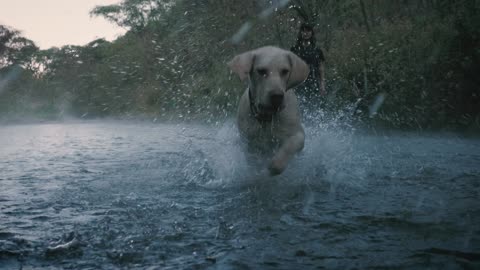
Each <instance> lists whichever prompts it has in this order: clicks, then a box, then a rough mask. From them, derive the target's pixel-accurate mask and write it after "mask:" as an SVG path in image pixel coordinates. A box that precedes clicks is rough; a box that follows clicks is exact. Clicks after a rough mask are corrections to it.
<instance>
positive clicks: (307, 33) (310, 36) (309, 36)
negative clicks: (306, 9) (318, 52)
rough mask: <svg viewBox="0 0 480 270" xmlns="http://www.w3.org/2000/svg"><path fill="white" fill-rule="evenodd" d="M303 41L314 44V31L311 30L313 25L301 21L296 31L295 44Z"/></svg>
mask: <svg viewBox="0 0 480 270" xmlns="http://www.w3.org/2000/svg"><path fill="white" fill-rule="evenodd" d="M304 41H308V42H310V43H311V44H315V32H314V31H313V26H312V25H310V24H308V23H302V24H301V25H300V29H299V31H298V36H297V44H300V43H301V42H304Z"/></svg>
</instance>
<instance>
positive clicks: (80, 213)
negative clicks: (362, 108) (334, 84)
mask: <svg viewBox="0 0 480 270" xmlns="http://www.w3.org/2000/svg"><path fill="white" fill-rule="evenodd" d="M339 118H341V119H342V120H339ZM314 119H321V120H317V121H315V120H312V121H307V123H306V124H305V131H306V143H305V149H304V151H303V152H302V153H300V154H299V155H298V156H297V157H296V158H295V159H294V160H293V161H292V162H291V163H290V164H289V166H288V168H287V169H286V171H285V172H284V173H283V174H282V175H280V176H277V177H270V176H268V174H267V171H266V169H265V166H266V163H267V161H266V160H265V161H264V163H262V160H260V161H258V162H257V163H254V164H252V163H251V162H249V160H248V159H249V157H248V155H247V154H245V153H244V152H243V150H242V147H241V143H240V138H239V135H238V132H237V129H236V126H235V122H234V120H233V119H232V120H228V121H226V122H224V123H219V124H216V125H203V124H185V123H182V124H158V123H148V122H125V121H89V122H67V123H63V124H32V125H10V126H2V127H0V144H1V145H2V150H1V151H0V172H1V173H0V185H1V187H2V188H1V189H0V220H1V222H0V262H1V263H0V265H1V267H3V268H5V269H19V268H21V267H26V268H28V267H31V268H40V269H41V268H49V269H64V268H83V269H98V268H107V269H110V268H128V269H145V268H148V267H152V268H153V269H157V268H158V269H191V268H200V269H205V268H219V269H225V268H227V269H238V268H242V269H259V268H261V269H269V268H271V269H294V268H295V269H298V268H302V269H316V268H319V267H320V268H322V267H324V268H329V269H330V268H332V269H350V268H374V267H379V268H389V267H399V268H408V269H425V267H427V268H449V269H463V268H465V267H467V268H475V267H478V266H479V257H480V256H479V254H478V248H479V247H480V231H479V229H478V228H477V227H478V226H477V225H478V224H479V222H480V220H479V216H480V215H479V213H480V207H479V206H478V198H479V195H480V185H479V183H480V182H479V179H480V170H479V166H478V165H479V164H480V141H479V140H477V139H465V138H461V137H458V136H453V135H435V136H433V135H432V136H421V135H417V134H413V133H398V134H394V135H371V134H370V135H368V134H362V133H361V132H359V131H358V130H356V129H355V128H354V127H353V124H349V122H348V121H345V119H346V117H343V116H341V115H340V116H339V115H336V116H334V117H332V116H329V115H321V116H320V117H319V118H317V117H315V118H314ZM347 120H348V119H347Z"/></svg>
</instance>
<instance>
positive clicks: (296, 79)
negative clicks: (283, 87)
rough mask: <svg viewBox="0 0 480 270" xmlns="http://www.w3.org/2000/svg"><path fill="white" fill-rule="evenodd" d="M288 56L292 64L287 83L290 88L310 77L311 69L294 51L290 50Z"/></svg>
mask: <svg viewBox="0 0 480 270" xmlns="http://www.w3.org/2000/svg"><path fill="white" fill-rule="evenodd" d="M287 56H288V60H289V61H290V64H291V66H292V71H291V73H290V77H289V79H288V83H287V84H288V89H290V88H293V87H295V86H297V85H299V84H301V83H302V82H303V81H305V80H306V79H307V77H308V73H309V72H310V69H309V68H308V65H307V64H306V63H305V62H304V61H303V60H302V59H301V58H300V57H298V56H297V55H295V54H294V53H292V52H288V55H287Z"/></svg>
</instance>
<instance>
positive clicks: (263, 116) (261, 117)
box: [248, 87, 275, 123]
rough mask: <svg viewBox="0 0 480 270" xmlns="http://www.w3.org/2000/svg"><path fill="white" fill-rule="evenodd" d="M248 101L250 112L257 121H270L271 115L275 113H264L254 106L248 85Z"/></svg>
mask: <svg viewBox="0 0 480 270" xmlns="http://www.w3.org/2000/svg"><path fill="white" fill-rule="evenodd" d="M248 101H249V104H250V113H251V114H252V116H253V117H254V118H255V119H257V121H258V122H261V123H266V122H272V120H273V116H274V115H275V113H264V112H262V111H260V110H259V109H258V108H257V106H255V101H254V97H253V94H252V88H251V87H248Z"/></svg>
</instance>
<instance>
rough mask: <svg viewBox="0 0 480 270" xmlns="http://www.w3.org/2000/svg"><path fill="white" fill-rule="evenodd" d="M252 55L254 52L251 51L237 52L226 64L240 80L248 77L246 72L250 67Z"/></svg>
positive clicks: (253, 55)
mask: <svg viewBox="0 0 480 270" xmlns="http://www.w3.org/2000/svg"><path fill="white" fill-rule="evenodd" d="M254 57H255V54H254V53H253V52H252V51H249V52H245V53H242V54H239V55H237V56H235V57H234V58H233V59H232V60H231V61H230V62H228V66H229V67H230V69H231V70H232V71H233V72H235V73H237V75H238V76H239V77H240V80H242V81H244V80H245V79H247V78H248V73H249V72H250V70H251V69H252V64H253V59H254Z"/></svg>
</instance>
